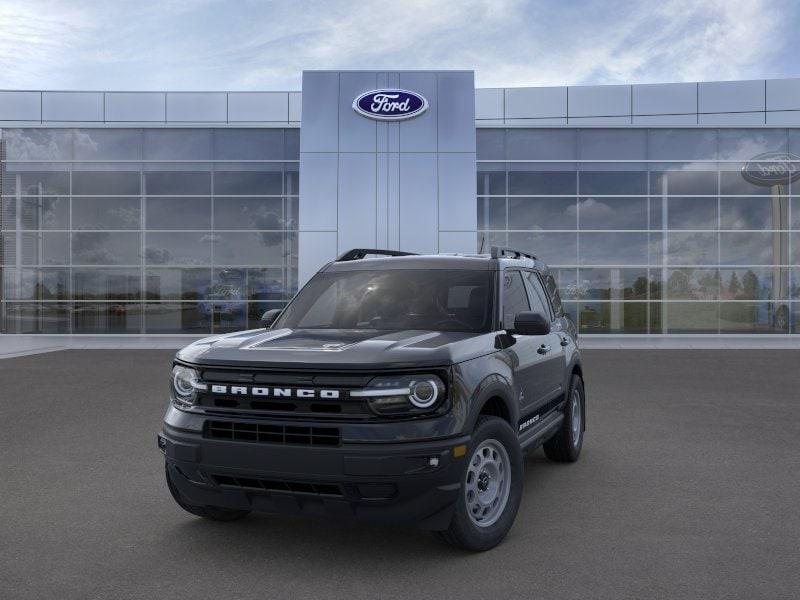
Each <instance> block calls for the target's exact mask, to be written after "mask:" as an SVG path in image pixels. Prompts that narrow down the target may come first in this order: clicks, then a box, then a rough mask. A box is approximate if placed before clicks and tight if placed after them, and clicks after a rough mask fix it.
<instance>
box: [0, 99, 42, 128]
mask: <svg viewBox="0 0 800 600" xmlns="http://www.w3.org/2000/svg"><path fill="white" fill-rule="evenodd" d="M41 118H42V94H41V93H40V92H0V121H39V120H40V119H41Z"/></svg>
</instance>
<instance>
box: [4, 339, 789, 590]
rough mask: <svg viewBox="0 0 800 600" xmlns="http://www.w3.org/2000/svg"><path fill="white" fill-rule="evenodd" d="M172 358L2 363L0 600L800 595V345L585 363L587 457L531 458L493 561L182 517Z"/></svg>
mask: <svg viewBox="0 0 800 600" xmlns="http://www.w3.org/2000/svg"><path fill="white" fill-rule="evenodd" d="M172 354H173V353H172V351H167V350H83V351H76V350H70V351H63V352H54V353H49V354H42V355H38V356H26V357H21V358H8V359H5V360H2V361H0V384H1V386H2V387H0V597H2V598H4V599H8V600H12V599H14V600H16V599H19V598H36V599H37V600H38V599H43V598H58V599H60V600H64V599H72V598H75V599H78V598H80V599H89V598H97V599H103V600H107V599H117V598H121V599H127V598H142V599H145V598H146V599H148V600H149V599H152V598H211V597H215V598H225V599H233V598H326V599H333V598H370V599H374V598H382V599H385V598H459V599H463V598H482V599H487V598H488V599H490V600H499V599H503V598H522V597H531V598H534V597H535V598H559V599H568V598H576V599H578V598H580V599H585V598H592V599H595V598H613V599H621V598H636V599H642V598H670V599H675V598H693V599H696V598H704V599H712V598H726V599H728V598H742V599H747V600H754V599H757V598H769V599H776V598H796V597H797V595H798V590H800V550H799V546H798V539H800V510H798V506H799V505H800V504H799V503H798V498H800V477H798V475H800V405H798V401H799V400H800V392H798V390H800V368H798V367H800V352H798V351H795V350H782V351H772V350H758V351H754V350H729V351H723V350H718V351H715V350H655V351H653V350H651V351H646V350H639V351H632V350H616V351H608V350H588V351H586V352H585V366H586V387H587V392H588V430H587V435H586V442H585V445H584V450H583V455H582V456H581V460H580V461H579V462H578V463H576V464H574V465H557V464H552V463H549V462H548V461H547V460H546V459H545V458H544V456H543V454H542V453H541V451H537V452H535V453H534V454H532V455H531V456H530V457H529V458H528V459H527V466H526V472H525V478H526V479H525V494H524V498H523V501H522V506H521V508H520V512H519V515H518V516H517V521H516V523H515V525H514V527H513V529H512V530H511V533H510V535H509V536H508V538H507V539H506V541H505V542H504V543H503V544H501V545H500V546H499V547H497V548H496V549H494V550H492V551H490V552H487V553H484V554H468V553H464V552H461V551H457V550H454V549H451V548H449V547H447V546H444V545H441V544H440V543H438V542H437V541H436V540H434V539H433V538H432V537H430V536H429V535H428V534H425V533H423V532H418V531H415V530H411V529H406V528H402V527H386V526H368V525H359V524H352V523H349V522H343V521H328V520H317V519H301V518H284V517H272V516H263V515H256V516H251V517H250V518H248V519H245V520H243V521H239V522H236V523H231V524H220V523H212V522H207V521H204V520H202V519H197V518H194V517H192V516H190V515H188V514H186V513H184V512H183V511H181V509H179V508H178V507H177V506H176V505H175V504H174V503H173V501H172V499H171V498H170V496H169V493H168V492H167V488H166V486H165V484H164V481H163V469H162V459H161V456H160V454H159V453H158V451H157V450H156V442H155V433H156V431H157V430H158V428H159V421H160V418H161V416H162V414H163V411H164V408H165V405H166V400H165V394H166V390H167V385H168V383H167V381H168V376H167V374H168V371H169V366H170V358H171V356H172Z"/></svg>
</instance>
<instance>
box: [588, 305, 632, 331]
mask: <svg viewBox="0 0 800 600" xmlns="http://www.w3.org/2000/svg"><path fill="white" fill-rule="evenodd" d="M578 310H579V319H580V326H579V327H580V332H581V333H647V303H646V302H581V303H580V304H579V309H578Z"/></svg>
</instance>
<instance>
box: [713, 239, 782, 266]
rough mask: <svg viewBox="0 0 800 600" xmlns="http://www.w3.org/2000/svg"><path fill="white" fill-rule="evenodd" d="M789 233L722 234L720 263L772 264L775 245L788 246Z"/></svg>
mask: <svg viewBox="0 0 800 600" xmlns="http://www.w3.org/2000/svg"><path fill="white" fill-rule="evenodd" d="M788 238H789V234H788V233H780V232H777V233H771V232H748V233H744V232H736V233H726V232H723V233H721V234H720V241H719V246H720V250H719V252H720V258H719V261H720V264H723V265H737V264H738V265H771V264H772V260H773V255H772V252H773V248H774V246H775V245H777V246H778V247H780V245H787V246H788Z"/></svg>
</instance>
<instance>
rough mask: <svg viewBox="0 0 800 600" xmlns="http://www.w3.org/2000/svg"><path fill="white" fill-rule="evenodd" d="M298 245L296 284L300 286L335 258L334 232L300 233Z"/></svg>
mask: <svg viewBox="0 0 800 600" xmlns="http://www.w3.org/2000/svg"><path fill="white" fill-rule="evenodd" d="M298 243H299V245H300V248H302V252H300V254H299V256H298V257H297V259H298V283H299V284H300V285H301V286H302V285H304V284H305V283H306V282H307V281H308V280H309V279H311V278H312V277H313V276H314V275H316V273H317V271H319V269H320V267H322V266H323V265H325V264H327V263H328V262H330V261H332V260H333V259H334V258H336V256H337V252H336V232H335V231H301V232H300V234H299V236H298Z"/></svg>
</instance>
